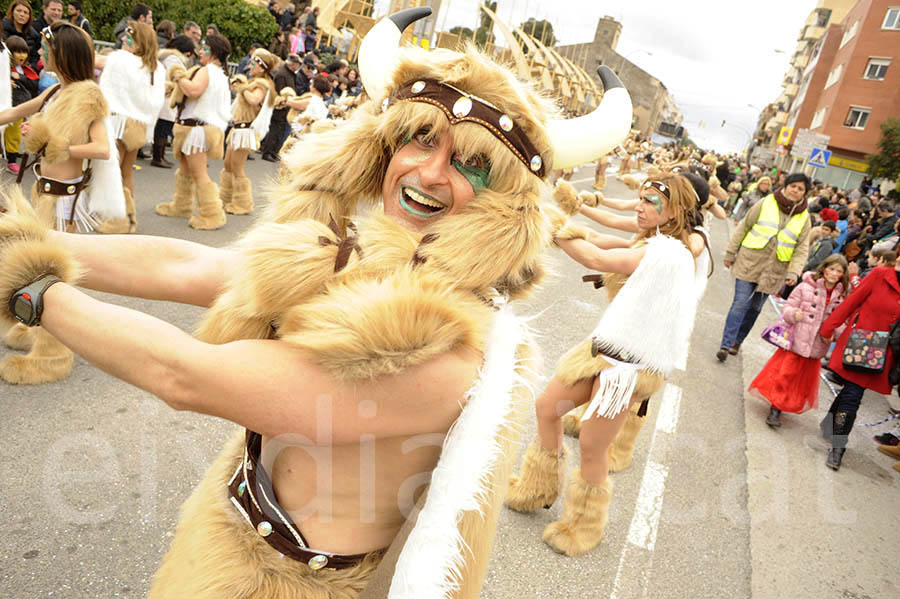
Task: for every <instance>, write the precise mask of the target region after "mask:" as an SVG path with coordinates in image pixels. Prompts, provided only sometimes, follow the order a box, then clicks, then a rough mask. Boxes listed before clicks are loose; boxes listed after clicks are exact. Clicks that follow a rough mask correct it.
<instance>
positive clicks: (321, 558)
mask: <svg viewBox="0 0 900 599" xmlns="http://www.w3.org/2000/svg"><path fill="white" fill-rule="evenodd" d="M261 448H262V436H261V435H260V434H259V433H254V432H253V431H250V430H248V431H247V434H246V449H245V450H244V459H243V461H242V462H241V464H240V466H238V470H237V471H236V472H235V474H234V476H233V477H232V479H231V482H230V483H229V484H228V494H229V495H230V496H231V500H232V502H233V503H235V504H237V505H238V506H240V508H241V510H242V511H243V515H244V516H246V517H247V519H248V520H249V521H250V524H251V525H252V526H253V527H254V528H255V529H256V532H257V533H258V534H259V535H260V536H261V537H262V538H263V540H265V542H266V543H268V544H269V545H270V546H271V547H272V548H273V549H275V550H276V551H278V552H279V553H281V554H283V555H286V556H288V557H290V558H291V559H294V560H297V561H298V562H303V563H305V564H306V565H307V566H309V567H310V568H311V569H313V570H321V569H322V568H328V569H330V570H342V569H345V568H352V567H353V566H356V565H357V564H359V563H360V562H361V561H362V560H363V559H364V558H365V557H366V556H367V555H368V553H358V554H356V555H343V554H339V553H328V552H327V551H314V550H311V549H310V548H309V546H308V544H307V543H306V539H304V538H303V535H302V534H300V531H299V530H298V529H297V525H296V524H294V521H293V520H292V519H291V516H290V514H288V513H287V511H285V510H284V508H282V507H281V506H280V505H279V504H278V501H277V500H276V498H275V491H274V489H273V488H272V481H271V480H269V475H268V474H267V473H266V470H265V468H263V467H262V465H261V464H260V463H259V453H260V450H261Z"/></svg>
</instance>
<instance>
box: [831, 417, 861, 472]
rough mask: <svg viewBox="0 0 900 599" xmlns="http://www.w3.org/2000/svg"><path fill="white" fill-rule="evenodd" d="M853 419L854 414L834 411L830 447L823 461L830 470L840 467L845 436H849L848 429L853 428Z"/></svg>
mask: <svg viewBox="0 0 900 599" xmlns="http://www.w3.org/2000/svg"><path fill="white" fill-rule="evenodd" d="M855 420H856V414H851V413H849V412H835V413H834V434H833V435H832V436H831V449H830V450H829V451H828V459H827V460H826V461H825V465H826V466H828V467H829V468H831V469H832V470H838V469H840V467H841V460H843V459H844V452H845V451H846V447H847V438H848V437H849V436H850V431H851V430H853V422H854V421H855Z"/></svg>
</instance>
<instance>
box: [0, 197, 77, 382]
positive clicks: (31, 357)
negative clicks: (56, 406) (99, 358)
mask: <svg viewBox="0 0 900 599" xmlns="http://www.w3.org/2000/svg"><path fill="white" fill-rule="evenodd" d="M7 194H8V195H7V196H6V197H5V198H4V203H5V205H6V207H7V210H8V212H7V213H6V214H0V302H2V305H3V306H8V305H9V299H10V298H11V297H12V295H13V294H14V293H15V292H16V291H18V290H19V289H21V288H22V287H24V286H26V285H28V284H29V283H31V282H32V281H33V280H35V279H36V278H37V277H39V276H40V275H42V274H45V273H50V274H53V275H56V276H57V277H59V278H60V279H62V280H63V281H66V282H67V283H73V284H74V283H76V282H77V281H78V279H79V278H80V277H81V267H80V266H79V264H78V263H77V262H76V261H75V260H74V259H73V258H72V257H71V255H70V254H69V252H68V251H66V250H65V249H63V248H62V247H60V246H58V245H56V244H54V243H53V242H51V241H48V239H47V230H46V227H45V226H44V225H42V224H41V222H40V221H39V220H38V216H37V214H36V213H35V211H34V210H33V209H32V207H31V206H30V205H29V203H28V202H27V200H25V198H24V197H23V196H22V194H21V192H20V191H19V189H18V188H13V189H10V190H8V191H7ZM51 197H55V196H51ZM0 327H3V328H6V327H12V328H11V329H10V331H9V332H8V333H7V335H6V338H5V339H4V341H5V342H6V343H7V344H8V345H10V346H13V347H14V348H15V349H27V350H30V352H29V354H28V355H26V356H10V357H7V358H6V359H4V360H3V361H2V362H0V378H3V379H4V380H5V381H7V382H10V383H14V384H20V385H35V384H39V383H47V382H52V381H58V380H61V379H63V378H65V377H66V376H68V375H69V373H70V372H71V371H72V362H73V354H72V352H71V351H70V350H69V349H67V348H66V347H65V346H63V345H62V344H61V343H60V342H59V341H57V340H56V339H55V338H54V337H53V336H52V335H50V334H49V333H47V332H46V331H45V330H44V329H42V328H35V329H26V328H25V327H23V326H22V325H19V324H18V322H17V321H16V320H15V319H14V318H13V317H12V315H10V313H9V311H8V310H0ZM23 329H24V330H23Z"/></svg>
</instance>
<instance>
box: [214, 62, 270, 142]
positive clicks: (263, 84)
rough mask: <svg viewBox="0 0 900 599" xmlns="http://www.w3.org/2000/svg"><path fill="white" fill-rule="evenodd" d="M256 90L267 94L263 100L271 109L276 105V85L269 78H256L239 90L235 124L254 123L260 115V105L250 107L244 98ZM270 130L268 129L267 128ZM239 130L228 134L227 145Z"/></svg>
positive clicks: (233, 115) (240, 86) (234, 115)
mask: <svg viewBox="0 0 900 599" xmlns="http://www.w3.org/2000/svg"><path fill="white" fill-rule="evenodd" d="M256 90H263V91H264V92H265V94H266V96H265V98H264V99H263V103H265V104H267V105H268V106H269V107H272V106H274V105H275V97H276V96H275V84H274V83H273V82H272V80H271V79H269V78H268V77H255V78H253V79H252V80H251V81H249V82H247V83H245V84H243V85H239V86H238V88H237V96H236V97H235V100H234V108H233V113H232V118H233V119H234V122H235V123H252V122H253V120H254V119H255V118H256V116H257V115H258V114H259V113H260V110H261V106H260V105H255V106H253V105H250V103H249V102H247V100H246V98H244V93H245V92H247V93H252V92H254V91H256ZM266 128H267V129H268V127H266ZM235 131H237V129H232V130H231V131H230V132H229V133H228V138H227V139H226V140H225V141H226V143H229V144H230V143H231V140H232V137H233V136H234V134H235ZM258 145H259V139H257V147H258Z"/></svg>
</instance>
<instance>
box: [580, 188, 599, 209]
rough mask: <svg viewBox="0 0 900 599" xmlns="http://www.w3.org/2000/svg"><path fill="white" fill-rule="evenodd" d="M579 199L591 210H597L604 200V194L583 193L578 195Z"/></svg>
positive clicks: (594, 192)
mask: <svg viewBox="0 0 900 599" xmlns="http://www.w3.org/2000/svg"><path fill="white" fill-rule="evenodd" d="M578 199H579V200H581V203H582V204H584V205H585V206H588V207H589V208H596V207H597V206H598V205H600V201H601V200H602V199H603V194H602V193H600V192H599V191H582V192H581V193H579V194H578Z"/></svg>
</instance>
